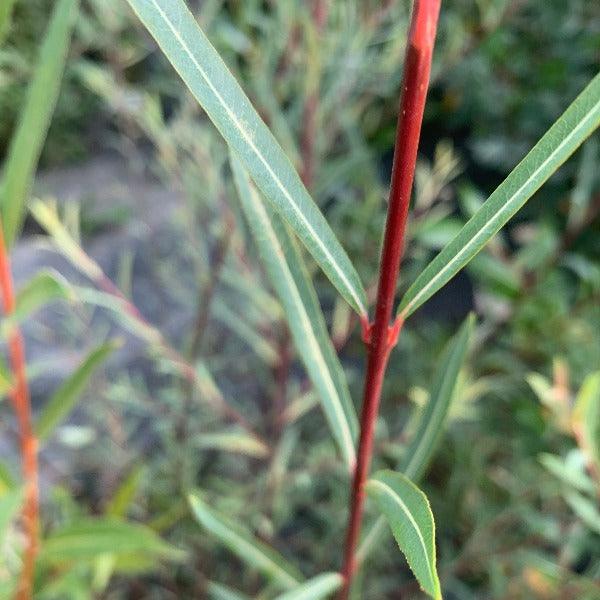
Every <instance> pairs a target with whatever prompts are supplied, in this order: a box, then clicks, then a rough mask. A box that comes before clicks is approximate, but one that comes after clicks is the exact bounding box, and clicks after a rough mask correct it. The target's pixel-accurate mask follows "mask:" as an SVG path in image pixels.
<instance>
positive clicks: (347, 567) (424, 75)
mask: <svg viewBox="0 0 600 600" xmlns="http://www.w3.org/2000/svg"><path fill="white" fill-rule="evenodd" d="M440 4H441V0H415V3H414V7H413V14H412V22H411V27H410V33H409V39H408V44H407V50H406V58H405V65H404V78H403V83H402V92H401V96H400V112H399V116H398V126H397V130H396V143H395V149H394V162H393V167H392V181H391V190H390V201H389V207H388V213H387V220H386V226H385V235H384V240H383V247H382V251H381V264H380V268H379V285H378V289H377V303H376V307H375V320H374V322H373V324H372V325H370V324H368V323H366V322H363V332H364V337H365V341H366V343H367V345H368V357H367V373H366V379H365V387H364V395H363V407H362V414H361V431H360V440H359V445H358V455H357V464H356V469H355V472H354V480H353V483H352V496H351V505H350V518H349V523H348V531H347V537H346V545H345V550H344V566H343V570H342V574H343V576H344V586H343V587H342V590H341V592H340V595H339V598H340V600H346V598H348V595H349V593H350V587H351V585H352V577H353V575H354V572H355V567H356V557H355V554H356V546H357V543H358V538H359V535H360V529H361V524H362V516H363V509H364V501H365V493H364V484H365V481H366V479H367V476H368V473H369V468H370V465H371V456H372V452H373V434H374V431H375V422H376V420H377V414H378V412H379V401H380V397H381V388H382V386H383V380H384V375H385V370H386V367H387V362H388V358H389V355H390V352H391V350H392V348H393V347H394V346H395V345H396V342H397V339H398V334H399V333H400V329H401V328H402V321H400V320H396V322H395V323H394V324H393V325H392V326H390V319H391V316H392V309H393V305H394V296H395V292H396V284H397V280H398V272H399V269H400V261H401V259H402V253H403V250H404V237H405V231H406V222H407V219H408V208H409V204H410V196H411V190H412V185H413V178H414V172H415V165H416V160H417V150H418V146H419V137H420V133H421V123H422V121H423V112H424V109H425V99H426V96H427V87H428V85H429V76H430V72H431V58H432V54H433V45H434V41H435V34H436V29H437V20H438V15H439V10H440Z"/></svg>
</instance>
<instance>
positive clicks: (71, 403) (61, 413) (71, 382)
mask: <svg viewBox="0 0 600 600" xmlns="http://www.w3.org/2000/svg"><path fill="white" fill-rule="evenodd" d="M119 345H120V343H119V342H108V343H106V344H102V345H101V346H98V348H96V349H95V350H92V351H91V352H90V353H89V354H88V355H87V357H86V358H85V359H84V360H83V362H82V363H81V364H80V365H79V367H78V368H77V369H76V371H75V372H74V373H73V374H72V375H71V376H70V377H69V378H68V379H67V380H66V381H65V382H64V383H63V384H62V385H61V386H60V387H59V388H58V390H56V392H54V394H52V397H51V398H50V400H49V401H48V403H47V404H46V406H44V409H43V410H42V413H41V414H40V416H39V419H38V421H37V423H36V433H37V436H38V438H39V439H40V441H45V440H46V439H47V438H48V437H49V436H50V434H51V433H52V432H53V431H54V429H55V428H56V426H57V425H59V424H60V423H61V422H62V421H63V420H64V419H65V418H66V417H67V415H68V414H69V413H70V412H71V411H72V410H73V408H74V407H75V405H76V404H77V401H78V400H79V398H80V396H81V394H82V392H83V391H84V390H85V387H86V386H87V384H88V381H89V380H90V377H91V376H92V375H93V374H94V371H95V370H96V369H97V368H98V367H99V366H100V365H101V364H102V363H103V362H104V361H105V360H106V359H107V358H108V356H109V355H110V354H111V353H112V352H113V351H114V350H115V349H116V348H118V347H119Z"/></svg>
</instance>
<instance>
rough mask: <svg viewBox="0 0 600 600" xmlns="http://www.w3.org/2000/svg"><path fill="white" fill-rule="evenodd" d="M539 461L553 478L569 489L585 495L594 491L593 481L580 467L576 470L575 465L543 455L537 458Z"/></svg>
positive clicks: (552, 456)
mask: <svg viewBox="0 0 600 600" xmlns="http://www.w3.org/2000/svg"><path fill="white" fill-rule="evenodd" d="M539 461H540V463H542V465H543V466H544V467H545V468H546V470H547V471H549V472H550V473H552V475H554V476H555V477H557V478H558V479H560V480H561V481H562V482H563V483H566V484H567V485H568V486H569V487H572V488H575V489H576V490H579V491H580V492H585V493H586V494H593V493H594V492H595V491H596V485H595V484H594V481H593V480H592V479H591V478H590V477H588V475H587V474H586V473H585V472H584V467H583V465H582V467H581V469H578V468H577V467H576V466H575V465H572V464H569V463H568V462H566V461H564V460H563V459H562V458H560V457H559V456H556V455H554V454H547V453H543V454H540V456H539Z"/></svg>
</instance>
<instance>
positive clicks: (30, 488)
mask: <svg viewBox="0 0 600 600" xmlns="http://www.w3.org/2000/svg"><path fill="white" fill-rule="evenodd" d="M0 288H1V291H2V305H3V309H4V314H5V315H6V316H9V315H10V314H11V313H13V312H14V310H15V295H14V291H13V281H12V275H11V270H10V261H9V258H8V254H7V251H6V245H5V243H4V233H3V227H2V223H1V222H0ZM8 352H9V357H10V364H11V370H12V374H13V378H14V382H13V387H12V389H11V392H10V398H11V401H12V405H13V408H14V411H15V414H16V416H17V421H18V424H19V436H20V443H21V459H22V461H23V466H22V470H23V479H24V481H25V486H26V489H25V505H24V507H23V527H24V529H25V534H26V537H27V546H26V548H25V554H24V557H23V568H22V570H21V576H20V579H19V586H18V588H17V593H16V596H15V598H16V600H28V599H29V598H31V597H32V590H33V574H34V570H35V558H36V556H37V550H38V532H39V488H38V463H37V446H38V443H37V438H36V436H35V433H34V431H33V427H32V424H31V403H30V399H29V388H28V386H27V376H26V362H25V345H24V343H23V336H22V335H21V332H20V330H19V328H18V327H16V326H15V327H14V328H12V330H11V332H10V334H9V337H8Z"/></svg>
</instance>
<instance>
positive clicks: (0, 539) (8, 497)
mask: <svg viewBox="0 0 600 600" xmlns="http://www.w3.org/2000/svg"><path fill="white" fill-rule="evenodd" d="M23 499H24V493H23V490H22V489H20V488H15V489H11V490H8V491H7V492H6V493H5V494H4V495H3V496H0V544H4V537H5V535H6V532H7V530H8V528H9V526H10V524H11V521H12V520H13V518H14V517H15V516H16V514H17V513H18V512H19V509H20V508H21V506H22V505H23Z"/></svg>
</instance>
